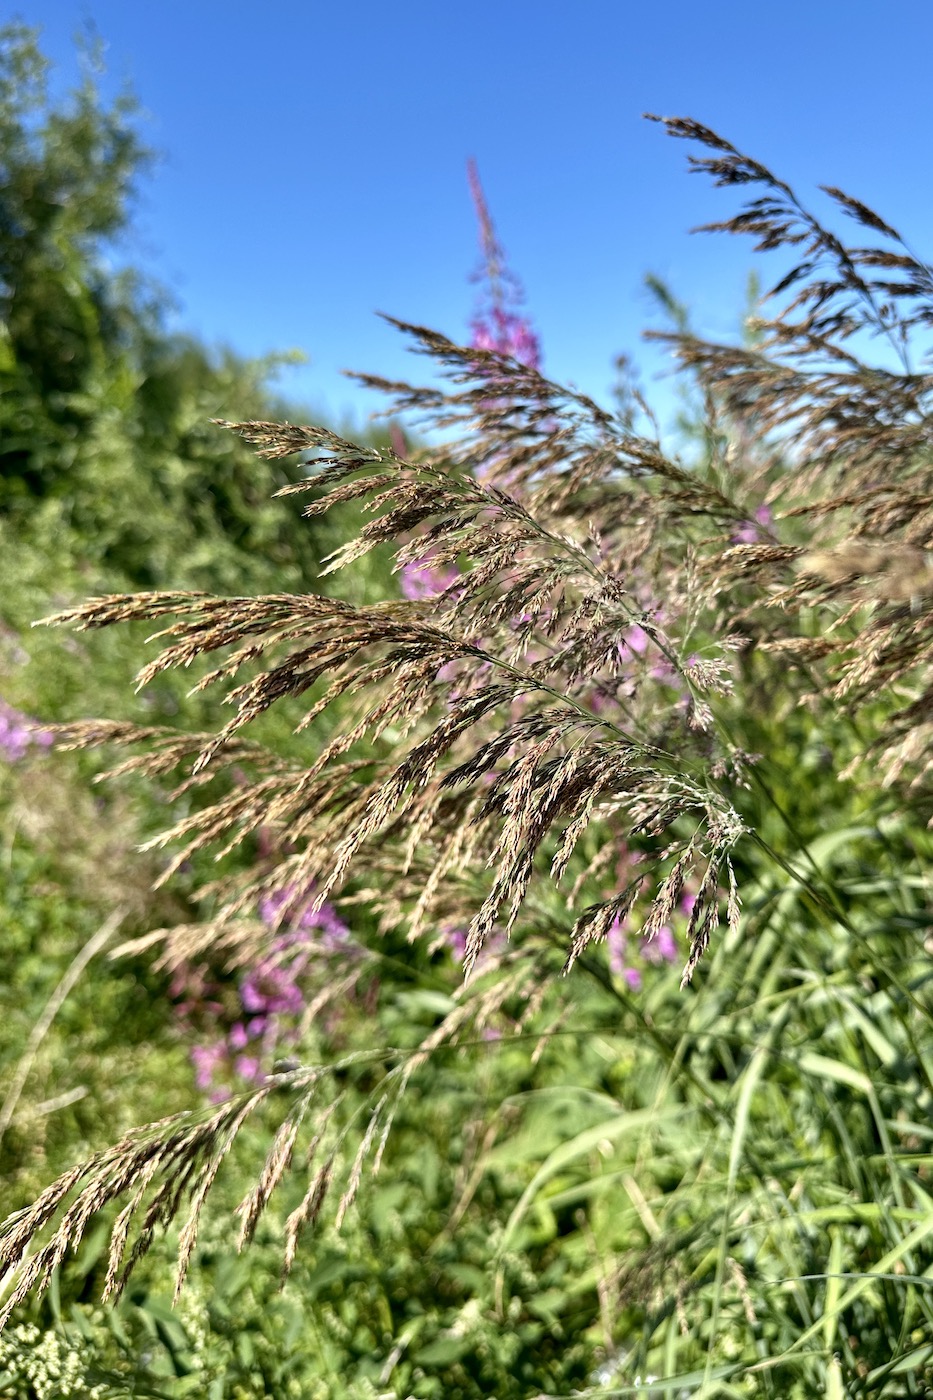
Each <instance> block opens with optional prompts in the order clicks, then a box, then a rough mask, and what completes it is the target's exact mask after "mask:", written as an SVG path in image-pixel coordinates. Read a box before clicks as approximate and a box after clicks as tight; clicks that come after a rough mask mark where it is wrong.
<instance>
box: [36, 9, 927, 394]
mask: <svg viewBox="0 0 933 1400" xmlns="http://www.w3.org/2000/svg"><path fill="white" fill-rule="evenodd" d="M17 12H18V16H19V17H20V18H21V19H23V20H24V21H25V22H26V23H28V24H31V25H39V26H41V27H42V30H43V35H42V45H43V48H44V50H45V52H46V53H47V54H48V55H49V56H50V57H51V58H52V59H53V60H54V61H55V62H56V64H57V65H58V76H57V79H56V82H57V83H62V84H65V83H67V82H68V81H69V80H71V79H72V78H73V77H74V74H75V63H74V46H73V42H72V40H73V36H74V34H75V32H76V31H77V30H78V29H79V28H81V26H82V25H84V24H86V23H87V22H88V21H91V22H92V23H93V24H94V25H95V26H96V29H97V31H98V32H99V34H100V36H101V37H102V39H103V40H104V42H105V44H106V45H107V52H106V60H107V64H108V69H109V74H108V78H107V80H106V81H107V87H108V90H111V91H112V90H116V88H117V87H118V86H119V84H120V82H121V81H122V80H124V79H126V80H128V81H129V82H130V83H131V84H132V86H133V87H134V89H135V90H136V92H137V94H138V96H139V98H140V99H141V101H142V104H143V106H144V108H145V110H146V113H147V119H146V122H145V124H144V135H145V137H146V139H147V140H148V141H149V142H150V143H151V144H153V145H155V146H156V147H157V148H158V149H159V150H160V151H161V153H162V159H161V161H160V163H159V165H158V167H157V169H156V171H155V173H154V175H153V176H152V178H150V179H148V180H147V181H146V183H145V186H144V188H143V191H142V197H141V199H140V202H139V207H138V211H137V218H136V227H135V232H134V236H133V238H132V240H131V243H130V246H129V250H128V251H129V256H130V258H131V260H132V261H134V262H136V263H137V264H142V265H144V266H145V267H146V268H147V270H148V271H150V272H151V273H153V274H154V275H155V276H156V277H157V278H158V279H159V280H161V281H162V282H163V283H164V284H165V285H167V286H168V287H169V288H170V290H171V291H172V292H173V294H174V296H175V297H176V299H177V301H178V304H179V312H178V324H179V326H180V327H183V328H185V329H188V330H191V331H194V332H195V333H197V334H199V335H201V336H202V337H203V338H205V339H206V340H208V341H209V342H218V343H220V342H223V343H227V344H230V345H232V346H233V347H234V348H236V349H237V350H239V351H241V352H243V353H246V354H255V355H258V354H263V353H266V352H268V351H271V350H276V349H287V348H290V347H298V348H300V349H301V350H303V351H305V352H306V353H307V355H308V356H309V363H308V364H307V365H306V366H304V367H302V368H301V369H298V370H289V371H287V372H286V375H285V376H284V378H283V379H282V381H281V382H282V386H283V388H285V389H286V390H287V391H288V392H289V393H290V394H292V395H295V396H297V397H300V399H301V400H302V401H304V402H306V403H308V404H310V405H313V406H314V407H315V408H316V409H317V410H318V412H319V414H320V415H321V416H327V415H329V416H331V417H339V416H341V415H342V414H344V413H345V412H349V413H352V414H354V415H355V416H356V417H357V418H360V417H362V416H363V415H364V414H365V413H366V412H368V411H369V410H370V409H371V408H372V407H374V405H373V403H372V402H371V396H369V395H366V394H364V393H363V392H362V391H359V390H357V389H356V388H355V387H354V386H352V385H351V384H350V383H348V382H347V381H345V380H343V379H342V378H341V376H340V370H341V369H342V368H346V367H349V368H358V369H365V370H371V371H375V372H378V373H384V374H388V375H390V376H398V375H413V376H415V377H417V375H418V373H419V370H420V369H421V363H420V362H419V361H415V360H412V359H411V357H410V356H408V355H406V354H405V353H404V351H403V349H402V346H401V345H400V344H399V342H398V337H397V335H396V333H395V332H393V331H392V330H391V329H390V328H389V327H386V326H385V325H383V324H382V323H380V322H379V321H378V320H377V319H376V317H375V315H374V313H375V312H376V311H377V310H383V311H387V312H390V313H392V314H394V315H397V316H401V317H403V318H406V319H409V320H414V321H421V322H424V323H427V324H429V325H432V326H435V327H437V328H438V329H440V330H443V331H444V332H446V333H447V334H449V335H451V336H454V337H461V336H465V335H466V334H467V331H466V325H467V322H468V319H469V315H470V311H471V307H472V305H473V301H474V298H475V295H476V291H475V288H474V287H473V286H472V285H471V283H470V281H469V274H470V272H471V271H473V270H474V269H475V267H476V264H477V260H478V244H477V234H476V223H475V218H474V215H473V210H472V207H471V204H470V198H469V192H468V187H467V180H466V171H465V163H466V160H467V157H468V156H471V155H472V156H475V157H476V159H477V161H478V163H479V169H480V173H481V176H482V180H483V183H484V186H485V189H486V194H487V199H488V201H489V205H490V208H491V211H492V214H493V217H494V219H495V222H496V226H497V230H498V233H499V237H500V240H501V242H502V243H503V244H504V246H505V249H506V251H507V254H508V256H509V261H510V263H511V266H512V267H513V269H514V270H515V271H516V272H517V274H518V275H519V276H520V278H521V279H522V281H523V283H524V285H525V288H526V292H527V304H528V309H529V311H530V313H531V315H532V318H533V320H534V323H535V325H536V328H537V329H538V331H539V334H540V336H541V338H542V342H543V347H544V355H545V363H544V368H545V370H546V371H547V373H548V374H549V375H551V376H552V377H554V378H557V379H562V380H571V381H573V382H574V383H576V384H577V385H579V387H581V388H582V389H584V390H585V391H587V392H589V393H591V394H593V395H594V396H596V397H597V398H600V399H602V400H605V399H606V398H607V396H608V392H609V388H610V385H611V383H612V380H613V371H612V360H613V357H614V356H615V355H616V354H617V353H618V352H619V351H623V350H626V351H629V352H631V351H636V352H637V353H638V354H639V355H643V356H644V352H642V351H640V350H639V334H640V331H641V329H642V328H643V327H644V326H645V325H646V324H647V323H649V322H650V321H651V319H652V314H653V313H652V311H651V307H650V304H649V301H648V298H647V297H646V294H645V292H644V290H643V279H644V275H645V273H646V272H649V271H650V272H654V273H657V274H659V275H660V276H661V277H663V278H664V279H666V280H667V281H668V282H669V283H670V285H671V287H672V289H673V290H674V292H675V293H676V295H677V296H678V297H679V298H680V299H681V300H683V301H686V302H687V303H688V304H689V305H690V306H691V307H692V308H693V311H694V315H695V319H696V324H697V325H698V326H699V328H700V329H702V330H703V331H704V332H705V333H708V334H712V335H716V336H723V337H724V336H728V335H731V334H733V333H734V330H735V327H736V325H737V322H738V317H739V312H740V308H741V306H742V302H743V296H744V287H745V283H746V278H747V274H748V271H749V269H750V268H751V267H752V265H753V263H754V262H755V258H754V257H753V254H752V251H751V245H750V243H747V242H744V241H740V240H737V239H727V238H725V237H724V236H719V237H713V236H709V235H704V236H699V235H697V236H694V237H692V238H691V237H690V236H689V235H688V233H687V230H688V229H689V228H690V227H691V226H692V225H693V224H697V223H701V222H704V221H706V220H709V219H713V218H723V217H726V216H727V214H728V213H730V212H732V211H733V210H734V209H735V208H736V203H737V202H736V198H735V193H734V192H730V191H716V190H713V189H712V188H711V186H710V185H709V183H708V181H706V180H705V179H704V178H703V177H697V176H692V177H688V175H687V173H686V155H687V149H688V148H687V147H686V145H685V144H684V143H681V142H673V141H670V140H669V139H667V138H666V137H665V136H664V135H663V132H662V131H661V129H660V128H659V127H658V126H656V125H653V124H652V123H648V122H645V121H643V120H642V113H643V112H645V111H646V110H650V111H654V112H660V113H663V114H665V115H690V116H694V117H696V118H697V119H699V120H700V121H703V122H705V123H706V124H708V125H710V126H713V127H714V128H716V129H717V130H719V131H720V132H721V134H723V135H725V136H727V137H728V138H729V139H730V140H731V141H733V143H734V144H736V145H738V146H739V147H741V148H742V149H744V150H746V151H748V152H749V153H750V154H752V155H754V156H756V157H757V158H758V159H760V160H762V161H764V162H765V163H766V164H769V165H770V166H771V168H772V169H774V170H775V171H776V173H778V174H780V175H782V176H783V177H784V178H786V179H788V180H789V181H790V182H791V183H792V184H794V185H795V187H797V189H798V192H799V193H800V194H801V195H802V196H803V197H804V198H805V199H809V200H810V202H811V203H812V204H814V205H815V206H816V207H817V208H818V209H820V210H823V209H824V208H825V205H824V204H822V203H821V197H820V196H818V195H817V194H816V193H815V186H816V185H818V184H819V183H820V182H825V183H828V184H835V185H838V186H840V187H841V188H843V189H844V190H846V191H847V192H849V193H851V194H854V195H856V196H858V197H859V198H861V199H863V200H864V201H865V202H867V203H868V204H870V205H874V206H875V207H876V208H877V209H878V210H879V212H880V213H881V214H882V215H883V216H884V217H885V218H886V219H887V220H888V221H890V222H893V223H894V224H895V225H899V226H900V227H901V228H902V231H903V232H904V233H905V234H906V235H907V236H908V238H909V239H910V241H911V242H912V243H913V245H914V247H915V248H916V249H917V250H918V251H919V252H921V253H924V252H925V253H926V254H927V256H929V255H930V254H931V252H933V207H931V196H930V150H931V135H933V121H931V118H933V84H931V83H930V80H929V55H930V53H931V52H933V5H931V4H929V3H927V2H926V0H917V3H912V4H898V3H893V4H888V5H887V6H886V7H885V10H884V18H883V23H882V22H881V21H880V20H879V13H880V12H879V10H878V9H877V7H876V6H875V5H872V6H871V7H869V5H867V4H864V3H863V4H859V3H857V0H855V2H853V0H850V3H845V4H843V3H834V0H829V2H827V0H823V2H822V3H820V0H810V2H809V3H801V0H781V3H780V4H775V5H770V6H765V5H755V4H752V3H750V0H744V3H734V2H733V0H727V2H726V3H722V2H721V0H707V3H706V4H704V5H697V4H696V3H695V0H690V3H685V0H666V3H665V4H664V5H660V4H646V3H644V2H643V0H642V3H638V4H630V3H627V2H623V0H617V2H616V3H610V0H578V3H577V5H576V7H575V9H574V12H573V14H571V10H570V7H569V6H568V5H566V4H562V5H556V4H555V5H548V4H546V3H541V0H536V3H530V2H529V3H526V0H497V3H490V2H489V0H474V3H471V4H469V5H462V4H456V3H440V0H438V3H429V0H394V3H392V4H387V3H382V4H377V3H372V2H371V0H344V3H339V0H326V3H319V2H318V0H304V3H301V0H265V3H263V4H258V3H256V0H240V3H239V4H236V5H234V4H231V3H230V0H184V2H183V3H182V0H158V3H154V4H149V5H144V4H136V3H132V0H23V3H21V4H20V5H19V6H18V11H17ZM851 228H852V231H853V232H854V231H855V230H854V226H851ZM762 270H763V271H764V274H765V276H767V272H768V268H767V264H765V265H764V266H763V269H762ZM655 322H656V318H655ZM644 363H645V367H646V375H645V378H646V383H647V387H648V390H649V396H651V395H652V393H655V394H657V395H658V396H659V397H660V399H661V401H662V403H663V402H664V401H665V397H666V390H665V389H664V387H663V386H661V387H659V388H657V389H653V387H652V385H653V380H654V377H655V375H656V374H657V373H658V372H659V370H660V363H659V360H658V357H657V355H655V356H654V357H651V356H644Z"/></svg>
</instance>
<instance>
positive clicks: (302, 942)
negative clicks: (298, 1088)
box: [171, 888, 360, 1103]
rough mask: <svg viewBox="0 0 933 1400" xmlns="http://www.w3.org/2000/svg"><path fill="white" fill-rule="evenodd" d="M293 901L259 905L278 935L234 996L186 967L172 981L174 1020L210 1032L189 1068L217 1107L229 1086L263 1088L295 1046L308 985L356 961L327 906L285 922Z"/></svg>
mask: <svg viewBox="0 0 933 1400" xmlns="http://www.w3.org/2000/svg"><path fill="white" fill-rule="evenodd" d="M307 893H308V895H310V893H311V891H307ZM296 894H297V892H296V891H295V890H294V889H292V888H288V889H284V890H277V891H276V892H275V893H273V894H269V895H266V896H264V897H263V898H262V899H261V900H260V902H259V917H260V918H261V920H262V921H263V923H264V924H266V925H267V926H268V927H269V928H270V929H275V930H278V931H277V933H276V936H275V938H274V939H273V940H272V943H271V945H270V947H269V951H268V952H267V953H266V954H265V955H264V956H263V957H261V958H259V959H257V961H256V962H255V963H253V965H252V966H251V967H249V968H247V969H246V971H245V972H244V974H243V976H242V978H241V980H240V982H239V984H238V985H237V986H236V988H230V987H226V988H225V987H223V986H221V984H220V983H219V982H217V981H215V980H214V979H213V978H212V977H211V976H210V974H209V972H208V971H207V970H206V969H204V968H203V967H193V966H189V967H186V968H184V969H182V970H181V971H179V972H178V973H176V975H175V977H174V979H173V981H172V985H171V993H172V996H173V997H174V998H175V999H176V1005H175V1011H176V1015H177V1016H178V1018H179V1020H180V1021H181V1022H182V1023H183V1024H187V1025H188V1026H189V1027H191V1028H195V1027H197V1028H198V1029H199V1030H202V1031H203V1030H204V1029H205V1028H206V1027H210V1028H211V1031H212V1032H213V1034H212V1035H210V1037H209V1038H203V1039H201V1040H199V1042H198V1043H197V1044H195V1045H194V1046H193V1047H192V1049H191V1063H192V1065H193V1066H194V1071H195V1082H196V1084H197V1086H198V1088H199V1089H202V1090H203V1091H204V1092H205V1093H207V1094H208V1095H209V1097H210V1098H211V1100H212V1101H213V1102H215V1103H216V1102H219V1101H220V1100H222V1099H224V1098H226V1097H227V1094H228V1093H229V1091H230V1088H231V1087H232V1085H231V1081H232V1083H233V1084H236V1083H237V1081H239V1083H240V1084H260V1083H262V1081H263V1080H264V1079H265V1077H266V1075H267V1074H268V1073H269V1072H270V1070H271V1069H272V1066H273V1064H274V1063H275V1060H276V1059H277V1058H280V1057H281V1055H282V1053H283V1050H285V1049H287V1048H289V1047H291V1046H292V1045H294V1043H295V1041H296V1039H297V1038H298V1034H299V1028H300V1021H301V1017H302V1014H303V1013H304V1011H305V1010H306V1008H307V1005H308V1000H309V997H308V995H307V993H308V991H309V990H310V988H311V985H312V983H315V984H319V982H320V976H321V974H322V973H323V974H324V975H326V970H327V966H328V964H329V963H330V962H331V961H332V959H333V957H334V956H335V955H336V954H339V955H340V957H341V959H342V961H346V960H347V959H350V960H352V959H353V958H355V957H358V956H359V952H360V950H359V948H358V947H357V945H356V944H354V942H353V940H352V936H351V933H350V930H349V928H348V927H347V925H346V924H345V923H344V922H343V920H342V919H341V918H340V917H339V916H338V914H337V913H336V911H335V910H334V908H333V907H332V906H331V905H329V904H324V905H322V906H321V908H320V909H311V908H304V909H301V910H300V912H298V913H297V914H296V915H295V917H293V918H289V917H288V914H289V910H290V907H291V906H293V905H294V906H298V905H300V901H299V900H298V899H297V898H296ZM283 911H284V916H285V917H284V920H283ZM283 923H284V928H283Z"/></svg>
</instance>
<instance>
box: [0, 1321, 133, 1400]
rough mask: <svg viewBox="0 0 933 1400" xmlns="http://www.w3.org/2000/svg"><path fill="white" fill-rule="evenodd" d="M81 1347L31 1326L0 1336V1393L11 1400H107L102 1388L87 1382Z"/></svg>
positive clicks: (104, 1389) (103, 1386) (104, 1390)
mask: <svg viewBox="0 0 933 1400" xmlns="http://www.w3.org/2000/svg"><path fill="white" fill-rule="evenodd" d="M87 1369H88V1357H87V1356H86V1354H84V1353H83V1349H82V1348H80V1346H77V1347H76V1346H75V1345H74V1344H73V1343H72V1342H69V1341H67V1340H65V1339H64V1338H63V1337H60V1336H59V1335H58V1334H57V1333H56V1332H42V1331H40V1330H39V1328H38V1327H36V1326H34V1325H33V1324H32V1323H24V1324H23V1325H21V1326H19V1327H12V1328H10V1330H9V1331H8V1332H6V1333H5V1334H4V1335H3V1336H2V1337H0V1393H2V1394H3V1395H5V1396H9V1397H10V1400H69V1397H73V1400H106V1396H107V1387H106V1386H105V1385H89V1384H88V1383H87Z"/></svg>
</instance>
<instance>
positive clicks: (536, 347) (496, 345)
mask: <svg viewBox="0 0 933 1400" xmlns="http://www.w3.org/2000/svg"><path fill="white" fill-rule="evenodd" d="M467 176H468V178H469V181H470V194H471V195H472V197H473V207H474V209H475V210H476V217H477V219H478V220H479V235H480V246H481V248H482V251H483V260H482V264H481V266H480V268H479V270H478V271H477V272H476V273H475V274H474V279H473V280H474V281H476V282H479V283H481V284H482V286H483V291H482V292H481V294H480V298H479V302H478V305H477V308H476V310H475V311H474V313H473V316H472V319H471V321H470V331H471V335H472V338H471V341H470V344H471V345H473V346H474V347H475V348H476V349H477V350H495V351H496V352H497V353H498V354H500V355H511V356H512V358H513V359H516V360H518V361H520V363H521V364H523V365H527V366H528V368H529V369H540V368H541V343H540V341H539V339H538V336H537V334H536V333H535V331H534V329H533V327H532V325H531V322H530V321H529V320H528V318H527V317H526V316H525V315H524V314H523V313H522V311H521V309H520V308H521V306H522V303H523V302H524V300H525V294H524V290H523V288H522V284H521V282H520V281H519V280H518V278H517V277H516V276H515V274H514V273H513V272H512V271H511V270H510V269H509V268H508V266H507V265H506V261H505V253H504V252H503V249H502V245H501V244H500V242H499V240H498V238H497V237H496V230H495V226H494V224H493V222H492V219H491V217H490V214H489V206H488V205H487V203H486V196H485V194H484V192H483V187H482V185H481V184H480V178H479V170H478V169H477V166H476V161H475V160H472V159H471V160H469V161H468V162H467Z"/></svg>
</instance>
